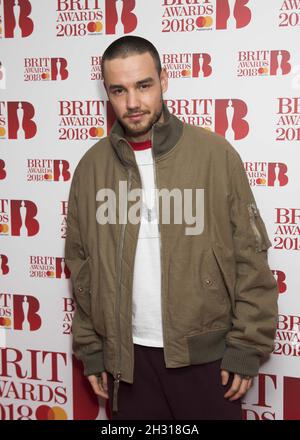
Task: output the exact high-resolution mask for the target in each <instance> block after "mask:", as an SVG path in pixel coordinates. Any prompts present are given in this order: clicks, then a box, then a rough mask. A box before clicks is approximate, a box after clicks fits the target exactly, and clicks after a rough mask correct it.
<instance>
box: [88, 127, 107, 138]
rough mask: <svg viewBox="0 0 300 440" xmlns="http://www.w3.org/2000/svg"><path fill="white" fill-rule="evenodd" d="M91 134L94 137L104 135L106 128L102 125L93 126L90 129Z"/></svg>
mask: <svg viewBox="0 0 300 440" xmlns="http://www.w3.org/2000/svg"><path fill="white" fill-rule="evenodd" d="M89 133H90V136H91V137H93V138H96V137H99V138H100V137H102V136H103V135H104V130H103V128H102V127H91V128H90V130H89Z"/></svg>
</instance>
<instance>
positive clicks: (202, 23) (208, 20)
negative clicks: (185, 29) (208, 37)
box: [196, 15, 213, 28]
mask: <svg viewBox="0 0 300 440" xmlns="http://www.w3.org/2000/svg"><path fill="white" fill-rule="evenodd" d="M212 24H213V19H212V17H211V16H209V15H207V16H203V17H202V16H201V17H198V18H197V20H196V25H197V26H198V28H209V27H211V26H212Z"/></svg>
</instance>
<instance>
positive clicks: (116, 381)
mask: <svg viewBox="0 0 300 440" xmlns="http://www.w3.org/2000/svg"><path fill="white" fill-rule="evenodd" d="M131 175H132V171H131V169H130V168H129V170H128V184H127V201H126V218H127V205H128V192H129V191H130V188H131ZM126 221H127V220H126ZM125 227H126V223H122V230H121V243H120V247H119V254H118V296H117V307H116V323H117V328H118V333H119V334H118V337H117V341H118V343H119V357H118V363H117V369H116V373H115V378H114V391H113V411H118V390H119V384H120V380H121V376H122V373H121V371H120V369H121V356H122V353H121V326H120V296H121V265H122V253H123V245H124V235H125Z"/></svg>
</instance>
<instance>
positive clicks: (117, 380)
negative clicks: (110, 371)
mask: <svg viewBox="0 0 300 440" xmlns="http://www.w3.org/2000/svg"><path fill="white" fill-rule="evenodd" d="M120 379H121V372H119V373H117V377H116V378H115V379H114V394H113V411H118V402H117V397H118V390H119V384H120Z"/></svg>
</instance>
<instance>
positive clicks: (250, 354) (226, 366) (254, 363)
mask: <svg viewBox="0 0 300 440" xmlns="http://www.w3.org/2000/svg"><path fill="white" fill-rule="evenodd" d="M259 366H260V356H259V355H258V353H257V352H256V351H254V350H247V349H243V348H241V349H238V348H234V347H227V349H226V351H225V354H224V356H223V359H222V362H221V369H222V370H227V371H230V372H232V373H238V374H242V375H245V376H257V374H258V370H259Z"/></svg>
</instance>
